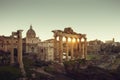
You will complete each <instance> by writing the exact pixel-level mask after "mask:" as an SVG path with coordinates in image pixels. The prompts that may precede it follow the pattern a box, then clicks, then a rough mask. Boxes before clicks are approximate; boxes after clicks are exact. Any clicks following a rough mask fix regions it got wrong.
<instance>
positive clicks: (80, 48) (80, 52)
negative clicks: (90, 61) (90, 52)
mask: <svg viewBox="0 0 120 80" xmlns="http://www.w3.org/2000/svg"><path fill="white" fill-rule="evenodd" d="M78 44H79V54H78V56H79V58H81V54H82V51H81V50H82V47H81V46H82V45H81V38H79V43H78Z"/></svg>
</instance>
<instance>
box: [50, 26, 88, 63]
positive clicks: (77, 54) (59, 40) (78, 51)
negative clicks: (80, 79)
mask: <svg viewBox="0 0 120 80" xmlns="http://www.w3.org/2000/svg"><path fill="white" fill-rule="evenodd" d="M52 32H53V33H54V59H55V60H58V61H59V62H60V63H61V62H63V60H71V59H72V60H73V59H77V58H86V55H87V38H86V34H80V33H76V32H74V31H73V30H72V29H71V28H70V27H68V28H65V29H64V31H62V30H53V31H52Z"/></svg>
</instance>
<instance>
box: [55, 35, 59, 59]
mask: <svg viewBox="0 0 120 80" xmlns="http://www.w3.org/2000/svg"><path fill="white" fill-rule="evenodd" d="M57 47H58V46H57V36H54V60H56V59H57V54H58V53H57Z"/></svg>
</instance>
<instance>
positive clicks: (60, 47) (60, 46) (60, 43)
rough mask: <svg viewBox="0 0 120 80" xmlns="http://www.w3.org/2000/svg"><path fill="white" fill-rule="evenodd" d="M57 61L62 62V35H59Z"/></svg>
mask: <svg viewBox="0 0 120 80" xmlns="http://www.w3.org/2000/svg"><path fill="white" fill-rule="evenodd" d="M59 62H60V63H62V62H63V42H62V36H59Z"/></svg>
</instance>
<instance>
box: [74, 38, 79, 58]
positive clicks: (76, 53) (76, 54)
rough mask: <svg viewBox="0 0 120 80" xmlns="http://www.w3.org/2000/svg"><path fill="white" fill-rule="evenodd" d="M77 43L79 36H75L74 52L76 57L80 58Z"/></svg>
mask: <svg viewBox="0 0 120 80" xmlns="http://www.w3.org/2000/svg"><path fill="white" fill-rule="evenodd" d="M77 44H78V42H77V38H75V52H74V54H75V58H78V52H77Z"/></svg>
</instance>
